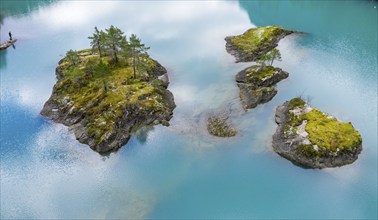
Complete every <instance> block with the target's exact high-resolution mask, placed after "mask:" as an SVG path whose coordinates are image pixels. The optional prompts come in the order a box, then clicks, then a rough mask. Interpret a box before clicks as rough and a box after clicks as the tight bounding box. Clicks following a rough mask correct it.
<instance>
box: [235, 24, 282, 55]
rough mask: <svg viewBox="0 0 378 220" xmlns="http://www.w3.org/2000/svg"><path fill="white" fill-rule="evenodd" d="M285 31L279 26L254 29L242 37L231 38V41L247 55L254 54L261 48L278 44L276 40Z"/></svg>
mask: <svg viewBox="0 0 378 220" xmlns="http://www.w3.org/2000/svg"><path fill="white" fill-rule="evenodd" d="M284 31H285V30H284V29H282V28H280V27H278V26H266V27H258V28H252V29H249V30H248V31H246V32H245V33H244V34H242V35H238V36H234V37H232V38H230V41H231V42H232V43H233V44H234V45H235V46H236V47H237V48H239V49H240V50H242V51H243V52H244V53H246V54H253V53H255V52H256V51H259V50H260V49H261V48H264V47H268V46H270V45H272V44H274V43H275V42H276V38H277V37H278V36H280V35H281V34H282V33H283V32H284Z"/></svg>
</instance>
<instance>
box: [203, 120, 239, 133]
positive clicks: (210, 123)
mask: <svg viewBox="0 0 378 220" xmlns="http://www.w3.org/2000/svg"><path fill="white" fill-rule="evenodd" d="M207 130H208V131H209V133H210V134H211V135H214V136H217V137H233V136H235V135H236V133H237V132H236V129H235V128H233V127H232V126H231V125H230V124H229V123H228V122H227V117H220V116H213V117H209V118H208V120H207Z"/></svg>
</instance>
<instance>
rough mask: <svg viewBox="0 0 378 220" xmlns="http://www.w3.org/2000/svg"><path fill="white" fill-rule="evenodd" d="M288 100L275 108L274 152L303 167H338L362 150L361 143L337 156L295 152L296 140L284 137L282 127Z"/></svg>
mask: <svg viewBox="0 0 378 220" xmlns="http://www.w3.org/2000/svg"><path fill="white" fill-rule="evenodd" d="M289 103H290V102H289V101H286V102H285V103H284V104H283V105H281V106H278V107H277V108H276V114H275V121H276V123H277V124H278V127H277V130H276V133H274V135H273V142H272V146H273V149H274V151H275V152H276V153H278V154H279V155H280V156H282V157H284V158H286V159H288V160H290V161H291V162H293V163H294V164H296V165H299V166H302V167H305V168H319V169H321V168H327V167H340V166H344V165H347V164H351V163H353V162H354V161H356V160H357V158H358V154H359V153H360V152H361V151H362V143H361V144H360V145H359V146H358V147H357V148H356V150H355V151H354V152H351V153H339V154H338V155H337V156H326V157H319V156H317V157H314V158H308V157H305V156H302V155H298V153H296V149H297V148H298V147H299V145H298V144H299V143H298V140H295V137H294V138H285V137H284V128H285V124H286V123H287V120H288V111H289Z"/></svg>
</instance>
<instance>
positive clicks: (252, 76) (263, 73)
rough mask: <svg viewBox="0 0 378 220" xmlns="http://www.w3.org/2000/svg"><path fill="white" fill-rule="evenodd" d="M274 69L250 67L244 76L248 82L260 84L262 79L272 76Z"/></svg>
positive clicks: (270, 67)
mask: <svg viewBox="0 0 378 220" xmlns="http://www.w3.org/2000/svg"><path fill="white" fill-rule="evenodd" d="M274 71H275V68H274V67H273V66H265V67H262V66H252V67H250V68H248V69H246V71H245V74H246V76H247V79H248V81H250V82H260V81H261V80H263V79H264V78H269V77H272V76H273V75H274Z"/></svg>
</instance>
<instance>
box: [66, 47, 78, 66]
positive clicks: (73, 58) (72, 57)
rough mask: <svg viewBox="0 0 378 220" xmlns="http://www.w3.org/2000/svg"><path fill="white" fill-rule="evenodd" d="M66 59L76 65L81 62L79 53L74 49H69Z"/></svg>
mask: <svg viewBox="0 0 378 220" xmlns="http://www.w3.org/2000/svg"><path fill="white" fill-rule="evenodd" d="M66 59H67V61H68V63H69V64H70V65H71V66H76V65H77V64H78V63H79V62H80V57H79V54H78V52H77V51H74V50H69V51H67V53H66Z"/></svg>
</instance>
